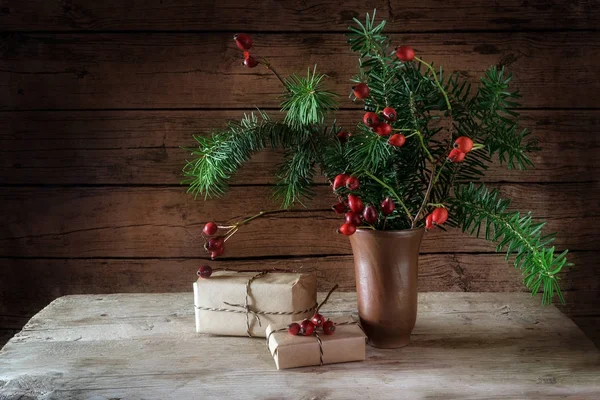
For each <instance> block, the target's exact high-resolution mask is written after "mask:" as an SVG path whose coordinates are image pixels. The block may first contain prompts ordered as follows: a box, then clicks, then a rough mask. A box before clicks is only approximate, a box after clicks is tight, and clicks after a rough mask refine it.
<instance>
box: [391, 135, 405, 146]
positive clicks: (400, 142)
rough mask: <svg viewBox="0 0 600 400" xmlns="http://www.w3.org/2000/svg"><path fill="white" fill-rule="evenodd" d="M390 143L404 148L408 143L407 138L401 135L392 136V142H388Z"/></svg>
mask: <svg viewBox="0 0 600 400" xmlns="http://www.w3.org/2000/svg"><path fill="white" fill-rule="evenodd" d="M388 143H389V144H391V145H392V146H396V147H402V146H404V143H406V136H404V135H403V134H401V133H395V134H393V135H392V137H390V140H388Z"/></svg>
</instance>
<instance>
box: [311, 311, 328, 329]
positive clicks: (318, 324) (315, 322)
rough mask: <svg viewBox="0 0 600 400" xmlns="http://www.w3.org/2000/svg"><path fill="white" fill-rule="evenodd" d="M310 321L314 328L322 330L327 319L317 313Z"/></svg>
mask: <svg viewBox="0 0 600 400" xmlns="http://www.w3.org/2000/svg"><path fill="white" fill-rule="evenodd" d="M310 321H311V322H312V323H313V325H314V326H316V327H317V328H320V327H322V326H323V324H324V323H325V317H324V316H322V315H321V314H319V313H315V315H313V316H312V318H311V319H310Z"/></svg>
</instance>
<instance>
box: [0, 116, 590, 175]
mask: <svg viewBox="0 0 600 400" xmlns="http://www.w3.org/2000/svg"><path fill="white" fill-rule="evenodd" d="M245 112H248V111H242V110H219V111H215V110H210V111H98V112H90V111H78V112H6V113H0V184H69V185H77V184H89V183H92V182H93V183H94V184H109V185H127V184H136V185H144V184H178V183H179V182H180V181H181V179H182V177H181V168H182V166H183V165H184V162H185V160H186V158H187V157H189V154H188V153H187V152H186V151H183V150H182V149H181V146H188V147H192V146H193V145H194V140H193V139H192V135H194V134H204V135H208V134H209V133H210V131H211V130H212V129H215V128H218V127H224V126H225V123H226V121H228V120H237V119H239V118H241V117H242V116H243V115H244V113H245ZM269 114H271V115H272V118H274V119H277V118H280V113H279V112H278V111H275V110H272V111H270V112H269ZM361 116H362V112H361V111H360V110H356V111H351V110H343V111H339V112H337V113H336V119H337V122H338V124H339V125H340V126H343V127H347V128H348V129H350V130H352V129H354V126H356V123H357V120H359V119H360V118H361ZM522 126H523V127H524V128H527V129H529V130H531V131H533V132H534V133H535V134H536V136H537V137H538V138H539V139H540V142H541V143H540V147H541V151H540V152H538V153H535V154H533V155H532V161H533V162H534V164H535V165H536V167H535V168H534V169H531V170H529V171H526V172H524V171H519V170H513V171H509V170H507V169H506V167H504V166H501V165H499V164H498V163H494V164H492V165H491V169H490V170H489V171H488V172H487V174H486V182H498V181H502V182H578V181H590V180H597V176H598V175H599V174H600V160H599V158H598V157H597V154H598V151H600V141H599V136H598V135H597V134H596V132H597V130H598V129H599V128H600V111H571V110H553V111H540V110H526V111H523V113H522ZM279 162H281V153H280V152H272V151H265V152H261V153H258V154H257V155H256V156H255V157H254V158H253V159H252V161H251V162H250V163H249V164H248V165H246V166H244V168H242V169H241V170H240V171H239V174H238V175H236V176H235V179H234V180H233V184H236V183H244V184H269V183H273V182H274V174H275V170H276V169H277V163H279ZM318 182H325V181H324V179H320V180H319V181H318Z"/></svg>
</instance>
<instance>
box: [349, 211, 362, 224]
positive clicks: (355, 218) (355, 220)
mask: <svg viewBox="0 0 600 400" xmlns="http://www.w3.org/2000/svg"><path fill="white" fill-rule="evenodd" d="M346 222H347V223H349V224H352V225H354V226H359V225H360V223H361V222H362V216H361V215H360V213H358V212H354V211H349V212H347V213H346Z"/></svg>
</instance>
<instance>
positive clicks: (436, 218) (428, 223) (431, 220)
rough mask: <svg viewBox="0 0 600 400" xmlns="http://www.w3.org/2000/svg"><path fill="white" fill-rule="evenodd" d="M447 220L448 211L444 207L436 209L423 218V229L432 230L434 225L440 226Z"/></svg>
mask: <svg viewBox="0 0 600 400" xmlns="http://www.w3.org/2000/svg"><path fill="white" fill-rule="evenodd" d="M447 220H448V210H447V209H446V208H445V207H437V208H436V209H434V210H433V212H432V213H431V214H429V215H428V216H427V217H426V218H425V229H427V230H428V231H429V230H432V229H433V228H434V227H435V225H442V224H443V223H444V222H446V221H447Z"/></svg>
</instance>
